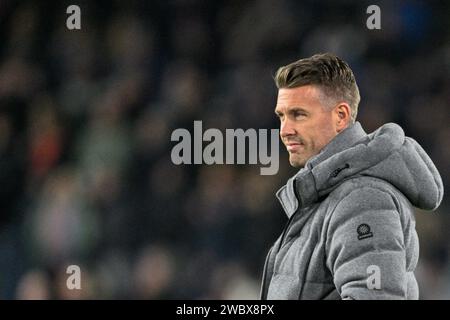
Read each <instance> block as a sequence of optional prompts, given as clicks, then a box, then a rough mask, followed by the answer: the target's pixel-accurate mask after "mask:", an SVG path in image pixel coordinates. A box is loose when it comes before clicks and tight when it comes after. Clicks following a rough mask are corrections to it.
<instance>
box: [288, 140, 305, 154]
mask: <svg viewBox="0 0 450 320" xmlns="http://www.w3.org/2000/svg"><path fill="white" fill-rule="evenodd" d="M301 147H303V143H300V142H289V143H286V149H287V150H288V151H289V152H295V151H298V150H299V149H300V148H301Z"/></svg>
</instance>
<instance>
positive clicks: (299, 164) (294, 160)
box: [289, 159, 306, 168]
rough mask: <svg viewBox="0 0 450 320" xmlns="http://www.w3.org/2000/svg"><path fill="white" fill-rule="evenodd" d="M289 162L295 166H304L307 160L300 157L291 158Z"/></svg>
mask: <svg viewBox="0 0 450 320" xmlns="http://www.w3.org/2000/svg"><path fill="white" fill-rule="evenodd" d="M289 163H290V164H291V166H292V167H294V168H303V167H304V166H305V163H306V161H301V160H299V159H289Z"/></svg>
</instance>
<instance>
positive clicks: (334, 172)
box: [331, 163, 350, 178]
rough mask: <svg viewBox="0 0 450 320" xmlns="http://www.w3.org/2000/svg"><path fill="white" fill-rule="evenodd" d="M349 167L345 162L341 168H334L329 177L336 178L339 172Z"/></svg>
mask: <svg viewBox="0 0 450 320" xmlns="http://www.w3.org/2000/svg"><path fill="white" fill-rule="evenodd" d="M348 168H350V165H349V164H348V163H346V164H345V165H344V166H343V167H342V168H337V169H336V170H334V171H333V172H332V173H331V177H332V178H336V177H337V176H338V174H339V173H341V171H342V170H345V169H348Z"/></svg>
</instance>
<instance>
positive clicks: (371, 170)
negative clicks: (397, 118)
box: [277, 122, 444, 217]
mask: <svg viewBox="0 0 450 320" xmlns="http://www.w3.org/2000/svg"><path fill="white" fill-rule="evenodd" d="M357 176H371V177H375V178H379V179H382V180H384V181H386V182H388V183H390V184H391V185H393V186H394V187H396V188H397V189H398V190H399V191H400V192H402V193H403V194H404V195H405V196H406V197H407V198H408V199H409V201H410V202H411V203H412V204H413V205H414V206H416V207H418V208H420V209H424V210H435V209H436V208H437V207H438V206H439V204H440V203H441V201H442V197H443V193H444V190H443V184H442V179H441V176H440V175H439V172H438V171H437V169H436V167H435V165H434V164H433V162H432V161H431V159H430V157H429V156H428V155H427V154H426V152H425V151H424V150H423V148H422V147H421V146H420V145H419V144H418V143H417V142H416V141H415V140H414V139H412V138H410V137H405V134H404V132H403V129H402V128H401V127H400V126H399V125H397V124H395V123H387V124H385V125H383V126H382V127H380V128H379V129H377V130H376V131H374V132H373V133H371V134H366V132H365V131H364V130H363V128H362V127H361V124H360V123H359V122H356V123H354V124H353V125H351V126H350V127H348V128H347V129H345V130H344V131H342V132H341V133H340V134H338V135H337V136H336V137H335V138H334V139H333V140H331V141H330V143H329V144H328V145H327V146H326V147H325V148H324V149H323V150H322V151H321V152H320V153H319V154H317V155H316V156H314V157H312V158H311V159H309V160H308V162H307V163H306V164H305V167H304V168H302V169H301V170H300V171H299V172H298V173H297V174H296V175H295V176H293V177H292V178H290V179H289V180H288V182H287V184H286V185H285V186H283V187H282V188H281V189H280V190H278V192H277V197H278V199H279V200H280V202H281V204H282V206H283V208H284V209H285V211H286V214H287V215H288V216H289V217H290V216H291V215H292V214H293V213H294V212H295V211H296V210H297V208H298V207H306V206H308V205H310V204H312V203H314V202H316V201H317V200H318V199H319V198H321V197H323V196H326V195H327V194H328V193H330V192H331V191H332V190H334V189H335V188H336V187H338V186H339V185H340V184H341V183H342V182H344V181H345V180H348V179H351V178H354V177H357Z"/></svg>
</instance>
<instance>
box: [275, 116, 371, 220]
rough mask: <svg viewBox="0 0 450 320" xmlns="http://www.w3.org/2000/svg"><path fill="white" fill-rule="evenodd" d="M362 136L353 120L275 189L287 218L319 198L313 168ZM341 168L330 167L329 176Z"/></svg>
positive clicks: (364, 133)
mask: <svg viewBox="0 0 450 320" xmlns="http://www.w3.org/2000/svg"><path fill="white" fill-rule="evenodd" d="M364 138H367V134H366V132H365V131H364V129H363V128H362V127H361V124H360V123H359V122H355V123H354V124H352V125H351V126H349V127H348V128H346V129H345V130H344V131H342V132H341V133H339V134H338V135H336V137H334V138H333V139H332V140H331V141H330V142H329V143H328V144H327V145H326V146H325V148H323V149H322V151H321V152H320V153H318V154H317V155H315V156H314V157H312V158H311V159H309V160H308V161H307V162H306V164H305V167H304V168H302V169H300V171H299V172H298V173H297V174H296V175H294V176H293V177H292V178H290V179H289V180H288V182H287V183H286V185H284V186H283V187H282V188H281V189H280V190H278V191H277V193H276V196H277V198H278V200H279V201H280V203H281V205H282V207H283V209H284V211H285V212H286V214H287V216H288V217H289V218H290V217H291V216H292V215H293V214H294V213H295V212H296V211H297V209H298V208H303V207H307V206H309V205H311V204H313V203H314V202H316V201H317V200H318V199H319V190H318V189H317V184H316V174H317V172H316V171H315V170H314V168H315V167H316V166H317V165H319V164H320V163H322V162H323V161H325V160H326V159H328V158H330V157H332V156H333V155H335V154H337V153H339V152H342V151H343V150H345V149H347V148H349V147H351V146H353V145H355V144H356V143H357V142H358V141H361V140H362V139H364ZM343 168H345V166H344V167H343ZM343 168H334V170H331V168H330V170H331V171H330V174H331V176H333V173H334V174H336V175H337V174H338V173H339V172H340V171H339V170H342V169H343ZM321 171H322V170H321Z"/></svg>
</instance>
